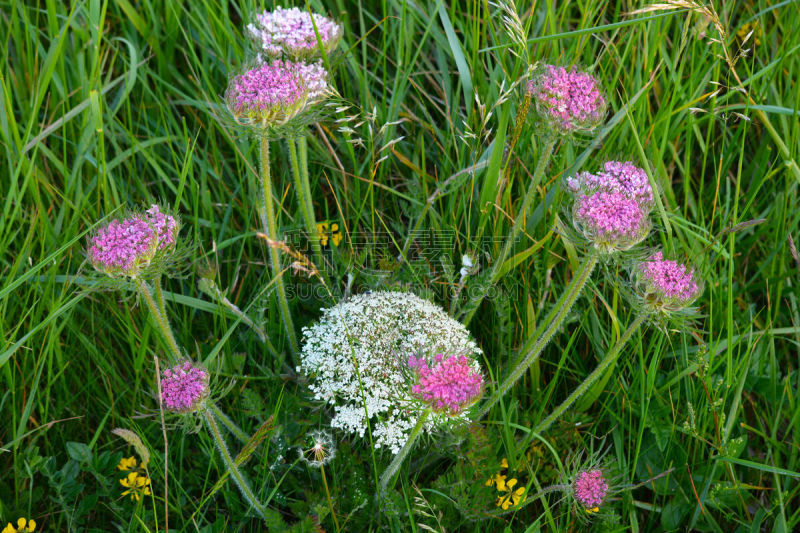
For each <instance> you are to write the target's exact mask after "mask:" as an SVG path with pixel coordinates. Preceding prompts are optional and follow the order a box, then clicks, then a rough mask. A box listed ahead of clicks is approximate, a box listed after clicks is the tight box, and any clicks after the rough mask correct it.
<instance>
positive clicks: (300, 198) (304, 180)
mask: <svg viewBox="0 0 800 533" xmlns="http://www.w3.org/2000/svg"><path fill="white" fill-rule="evenodd" d="M287 143H288V144H289V156H290V158H291V160H292V174H293V175H294V188H295V190H296V191H297V202H298V203H299V204H300V210H301V211H302V213H303V221H304V222H305V225H306V233H307V234H308V240H309V242H310V243H311V251H312V253H313V255H314V263H315V264H316V265H317V270H318V271H319V272H320V277H323V276H324V270H325V258H324V257H323V256H322V246H321V244H320V242H319V232H318V231H317V219H316V217H315V216H314V202H313V200H312V196H311V184H310V183H309V180H308V141H307V140H306V137H305V136H300V137H298V138H297V139H287ZM323 279H324V278H323Z"/></svg>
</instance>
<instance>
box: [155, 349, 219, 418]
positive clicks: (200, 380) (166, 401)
mask: <svg viewBox="0 0 800 533" xmlns="http://www.w3.org/2000/svg"><path fill="white" fill-rule="evenodd" d="M207 396H208V372H207V371H206V370H205V369H204V368H202V367H200V366H195V365H193V364H192V363H190V362H188V361H187V362H185V363H181V364H179V365H175V366H174V367H172V368H169V369H167V370H165V371H164V373H163V374H162V376H161V403H162V404H163V405H164V407H165V408H166V409H167V410H169V411H172V412H175V413H191V412H194V411H196V410H197V407H198V406H199V405H200V403H201V402H202V401H203V400H204V399H205V398H206V397H207Z"/></svg>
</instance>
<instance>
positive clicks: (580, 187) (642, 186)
mask: <svg viewBox="0 0 800 533" xmlns="http://www.w3.org/2000/svg"><path fill="white" fill-rule="evenodd" d="M567 188H568V189H569V190H570V191H571V192H572V193H573V194H575V193H578V192H581V191H583V192H590V191H591V192H594V191H608V192H621V193H623V194H625V195H626V196H628V197H630V198H633V199H634V200H636V201H637V202H638V203H639V205H642V206H649V205H652V203H653V188H652V187H651V186H650V180H649V179H647V173H646V172H645V171H644V170H643V169H641V168H639V167H637V166H636V165H634V164H633V163H632V162H630V161H624V162H623V161H607V162H606V163H605V164H604V165H603V170H602V171H601V172H598V173H597V174H592V173H591V172H579V173H578V175H577V176H574V177H570V178H567Z"/></svg>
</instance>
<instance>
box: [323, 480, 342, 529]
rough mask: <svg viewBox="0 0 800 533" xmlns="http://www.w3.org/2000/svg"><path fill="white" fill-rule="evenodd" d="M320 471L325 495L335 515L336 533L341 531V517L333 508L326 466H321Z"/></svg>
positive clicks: (332, 513) (332, 514) (333, 515)
mask: <svg viewBox="0 0 800 533" xmlns="http://www.w3.org/2000/svg"><path fill="white" fill-rule="evenodd" d="M319 471H320V473H321V474H322V485H323V486H324V487H325V495H326V496H327V497H328V507H330V508H331V516H332V517H333V525H334V526H335V527H336V533H339V531H340V529H339V519H338V518H336V512H335V511H334V510H333V500H331V493H330V491H329V490H328V479H327V478H326V477H325V466H324V465H323V466H320V467H319Z"/></svg>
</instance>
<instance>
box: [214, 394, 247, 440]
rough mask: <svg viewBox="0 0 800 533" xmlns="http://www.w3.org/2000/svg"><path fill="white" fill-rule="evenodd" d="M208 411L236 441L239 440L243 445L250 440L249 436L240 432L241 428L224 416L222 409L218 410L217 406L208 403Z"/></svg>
mask: <svg viewBox="0 0 800 533" xmlns="http://www.w3.org/2000/svg"><path fill="white" fill-rule="evenodd" d="M208 409H210V410H211V411H212V412H213V413H214V416H216V417H217V418H218V419H219V421H220V422H222V425H223V426H225V427H226V428H228V431H230V432H231V435H233V436H234V437H236V440H239V441H241V442H244V443H246V442H247V441H249V440H250V436H249V435H248V434H247V433H245V432H244V431H242V428H240V427H239V426H238V425H236V422H234V421H233V420H232V419H231V417H229V416H228V415H226V414H225V413H224V412H223V411H222V409H220V408H219V406H218V405H217V404H215V403H211V402H209V403H208Z"/></svg>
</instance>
